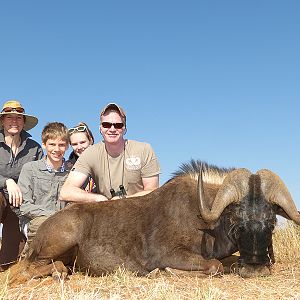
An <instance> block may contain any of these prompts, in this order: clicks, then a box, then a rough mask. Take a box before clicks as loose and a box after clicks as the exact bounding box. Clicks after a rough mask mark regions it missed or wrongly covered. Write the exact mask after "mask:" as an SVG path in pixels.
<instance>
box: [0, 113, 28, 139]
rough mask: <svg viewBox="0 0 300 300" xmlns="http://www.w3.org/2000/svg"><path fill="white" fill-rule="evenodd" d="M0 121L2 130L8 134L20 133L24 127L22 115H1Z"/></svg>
mask: <svg viewBox="0 0 300 300" xmlns="http://www.w3.org/2000/svg"><path fill="white" fill-rule="evenodd" d="M2 123H3V128H4V131H5V132H7V133H8V134H10V135H16V134H20V132H21V131H22V129H23V128H24V116H23V115H17V114H8V115H3V117H2Z"/></svg>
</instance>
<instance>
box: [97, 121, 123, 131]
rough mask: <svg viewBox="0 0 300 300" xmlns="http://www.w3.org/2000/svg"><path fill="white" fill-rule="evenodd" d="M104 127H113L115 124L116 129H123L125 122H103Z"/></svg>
mask: <svg viewBox="0 0 300 300" xmlns="http://www.w3.org/2000/svg"><path fill="white" fill-rule="evenodd" d="M101 125H102V127H103V128H111V127H112V126H114V128H115V129H122V128H123V127H124V123H110V122H102V124H101Z"/></svg>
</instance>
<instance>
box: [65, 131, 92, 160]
mask: <svg viewBox="0 0 300 300" xmlns="http://www.w3.org/2000/svg"><path fill="white" fill-rule="evenodd" d="M70 144H71V146H72V148H73V151H74V153H75V154H76V155H77V156H80V155H81V154H82V152H83V151H84V150H85V149H86V148H87V147H88V146H90V145H91V142H90V140H89V139H88V137H87V135H86V132H78V131H77V132H75V133H73V134H71V135H70Z"/></svg>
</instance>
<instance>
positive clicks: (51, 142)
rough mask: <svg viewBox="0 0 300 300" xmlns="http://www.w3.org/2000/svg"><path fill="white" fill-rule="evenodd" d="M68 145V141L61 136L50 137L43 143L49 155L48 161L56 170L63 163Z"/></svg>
mask: <svg viewBox="0 0 300 300" xmlns="http://www.w3.org/2000/svg"><path fill="white" fill-rule="evenodd" d="M68 145H69V144H68V142H67V141H66V140H64V139H61V138H60V137H58V138H56V139H48V140H47V141H46V143H43V144H42V146H43V149H44V150H45V152H46V155H47V163H48V164H49V165H50V166H52V167H53V168H54V169H55V170H57V169H58V168H60V166H61V165H62V162H63V158H64V155H65V152H66V150H67V149H68Z"/></svg>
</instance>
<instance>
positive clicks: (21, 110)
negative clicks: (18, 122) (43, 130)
mask: <svg viewBox="0 0 300 300" xmlns="http://www.w3.org/2000/svg"><path fill="white" fill-rule="evenodd" d="M2 112H6V113H11V112H17V113H20V114H22V113H24V112H25V110H24V108H22V107H5V108H3V109H2Z"/></svg>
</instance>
